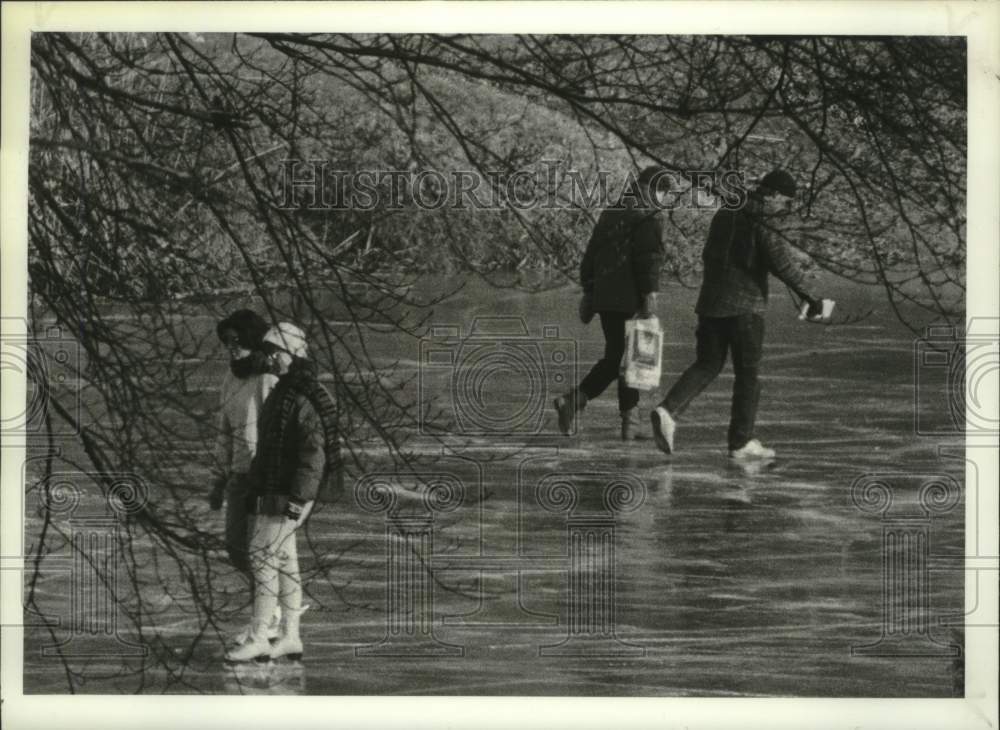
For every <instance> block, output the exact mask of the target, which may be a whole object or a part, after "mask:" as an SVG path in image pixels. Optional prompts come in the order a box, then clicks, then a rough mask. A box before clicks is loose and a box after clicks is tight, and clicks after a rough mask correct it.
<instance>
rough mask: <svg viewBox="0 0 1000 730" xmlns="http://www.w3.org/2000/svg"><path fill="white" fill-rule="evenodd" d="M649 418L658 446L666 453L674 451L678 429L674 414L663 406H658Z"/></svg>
mask: <svg viewBox="0 0 1000 730" xmlns="http://www.w3.org/2000/svg"><path fill="white" fill-rule="evenodd" d="M649 420H650V421H651V422H652V424H653V440H654V441H655V442H656V447H657V448H658V449H659V450H660V451H662V452H663V453H664V454H672V453H674V431H676V430H677V423H676V422H675V421H674V418H673V416H671V415H670V411H668V410H667V409H666V408H664V407H663V406H658V407H657V408H655V409H653V411H652V412H651V413H650V414H649Z"/></svg>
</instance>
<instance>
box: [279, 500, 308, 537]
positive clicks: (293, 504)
mask: <svg viewBox="0 0 1000 730" xmlns="http://www.w3.org/2000/svg"><path fill="white" fill-rule="evenodd" d="M312 505H313V503H312V502H299V501H298V500H296V499H295V498H294V497H293V498H291V499H289V500H288V506H287V507H285V517H286V518H287V519H289V520H291V521H292V522H293V523H294V524H293V525H292V529H297V528H299V527H301V526H302V523H303V522H305V521H306V518H307V517H308V516H309V513H310V512H311V511H312Z"/></svg>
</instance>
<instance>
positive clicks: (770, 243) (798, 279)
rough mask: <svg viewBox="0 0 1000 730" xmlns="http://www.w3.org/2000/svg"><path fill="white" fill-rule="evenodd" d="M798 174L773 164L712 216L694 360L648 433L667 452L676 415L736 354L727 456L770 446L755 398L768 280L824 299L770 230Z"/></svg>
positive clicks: (755, 454) (768, 454) (766, 452)
mask: <svg viewBox="0 0 1000 730" xmlns="http://www.w3.org/2000/svg"><path fill="white" fill-rule="evenodd" d="M795 189H796V186H795V180H794V178H792V176H791V175H790V174H789V173H788V172H786V171H785V170H781V169H776V170H773V171H772V172H770V173H768V174H767V175H765V176H764V178H763V179H762V180H761V182H760V184H759V185H758V187H757V189H756V190H754V191H753V192H752V193H751V194H750V195H749V196H748V198H747V202H746V204H745V205H744V206H743V207H742V208H740V209H738V210H731V209H726V208H722V209H720V210H719V211H718V212H716V214H715V216H714V217H713V218H712V224H711V226H710V228H709V232H708V240H707V242H706V243H705V248H704V250H703V251H702V261H703V263H704V274H703V279H702V285H701V291H700V293H699V296H698V303H697V305H696V306H695V312H696V313H697V314H698V330H697V332H696V338H697V355H696V360H695V362H694V364H693V365H691V366H690V367H689V368H688V369H687V370H685V371H684V374H683V375H681V377H680V379H679V380H678V381H677V382H676V383H675V384H674V386H673V387H672V388H671V389H670V391H669V392H668V393H667V396H666V398H664V400H663V402H662V403H661V404H660V405H659V406H658V407H657V408H656V409H655V410H653V412H652V413H651V414H650V420H651V421H652V425H653V438H654V440H655V442H656V445H657V447H658V448H659V449H660V450H661V451H663V452H664V453H667V454H670V453H672V452H673V450H674V431H675V428H676V421H675V419H676V418H677V417H678V416H680V415H681V414H682V413H683V412H684V410H685V409H686V408H687V406H688V404H689V403H690V402H691V401H692V400H693V399H694V398H695V396H697V395H698V394H699V393H701V391H703V390H704V389H705V388H706V387H707V386H708V385H709V383H711V382H712V381H713V380H715V378H716V376H717V375H718V374H719V373H720V372H721V371H722V368H723V366H724V365H725V362H726V355H727V353H728V352H729V351H730V350H732V353H733V372H734V375H735V381H734V383H733V400H732V411H731V414H730V421H729V437H728V442H729V455H730V456H732V457H733V458H735V459H741V460H742V459H767V458H773V457H774V450H773V449H769V448H766V447H764V446H763V445H762V444H761V443H760V441H758V440H757V439H755V438H754V437H753V436H754V423H755V421H756V417H757V403H758V399H759V397H760V383H759V380H758V369H759V365H760V358H761V349H762V347H763V343H764V312H765V310H766V309H767V288H768V287H767V283H768V282H767V279H768V275H770V274H773V275H774V276H777V277H778V278H779V279H780V280H781V281H783V282H784V283H785V284H787V285H788V287H789V288H790V289H791V290H792V291H794V292H795V293H796V294H797V295H798V296H799V297H800V298H802V299H803V300H805V301H807V302H809V306H810V314H813V313H818V311H819V310H820V308H821V305H822V303H821V299H820V298H819V297H817V296H816V295H814V294H813V293H812V292H810V291H809V290H808V288H807V287H806V284H805V278H804V276H803V274H802V272H801V271H800V270H799V268H798V267H797V266H796V265H795V264H794V263H793V261H792V259H791V258H790V256H789V253H788V249H787V247H786V246H785V245H784V243H782V242H781V240H779V239H778V238H777V237H776V236H775V234H774V231H773V226H774V222H775V218H774V216H773V215H772V213H773V212H775V211H776V210H777V209H779V208H780V207H783V206H784V205H785V202H787V200H788V199H790V198H794V197H795Z"/></svg>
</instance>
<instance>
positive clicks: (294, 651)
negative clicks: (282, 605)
mask: <svg viewBox="0 0 1000 730" xmlns="http://www.w3.org/2000/svg"><path fill="white" fill-rule="evenodd" d="M307 608H309V606H303V607H302V608H286V609H285V610H284V613H283V615H282V617H281V635H280V636H278V638H277V640H276V641H274V642H272V644H271V658H272V659H280V658H281V657H288V658H289V659H291V660H293V661H299V660H301V659H302V637H301V636H300V635H299V617H301V616H302V614H303V613H305V611H306V609H307Z"/></svg>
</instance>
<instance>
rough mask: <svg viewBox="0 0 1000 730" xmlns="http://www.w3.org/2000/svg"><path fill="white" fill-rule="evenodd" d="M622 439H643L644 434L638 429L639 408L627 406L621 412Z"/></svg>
mask: <svg viewBox="0 0 1000 730" xmlns="http://www.w3.org/2000/svg"><path fill="white" fill-rule="evenodd" d="M621 416H622V441H645V440H646V434H644V433H642V432H641V431H640V430H639V408H638V406H636V407H635V408H629V409H628V410H627V411H622V412H621Z"/></svg>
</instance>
